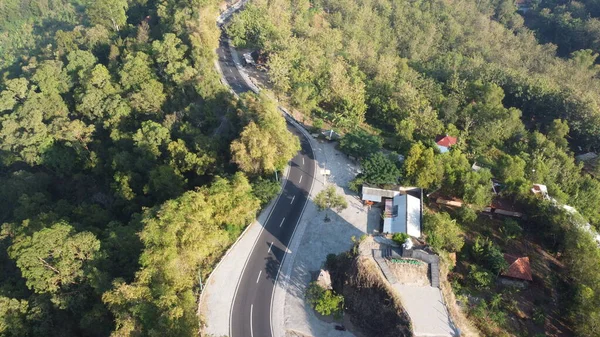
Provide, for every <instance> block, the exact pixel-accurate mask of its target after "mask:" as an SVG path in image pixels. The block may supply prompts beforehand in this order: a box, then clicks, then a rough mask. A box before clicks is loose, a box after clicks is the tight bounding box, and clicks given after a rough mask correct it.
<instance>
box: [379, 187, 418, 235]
mask: <svg viewBox="0 0 600 337" xmlns="http://www.w3.org/2000/svg"><path fill="white" fill-rule="evenodd" d="M421 214H422V209H421V199H420V198H417V197H415V196H413V195H410V194H398V195H396V196H394V198H393V199H387V200H386V202H385V211H384V218H383V232H384V233H407V234H408V235H410V236H413V237H417V238H419V237H421Z"/></svg>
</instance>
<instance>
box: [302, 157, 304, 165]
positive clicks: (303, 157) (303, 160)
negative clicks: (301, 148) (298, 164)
mask: <svg viewBox="0 0 600 337" xmlns="http://www.w3.org/2000/svg"><path fill="white" fill-rule="evenodd" d="M302 165H304V157H302Z"/></svg>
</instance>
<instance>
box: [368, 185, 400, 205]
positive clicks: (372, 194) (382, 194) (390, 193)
mask: <svg viewBox="0 0 600 337" xmlns="http://www.w3.org/2000/svg"><path fill="white" fill-rule="evenodd" d="M398 194H400V191H394V190H384V189H381V188H374V187H367V186H363V187H362V200H363V201H371V202H381V200H383V199H382V198H393V197H395V196H397V195H398Z"/></svg>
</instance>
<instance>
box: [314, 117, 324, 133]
mask: <svg viewBox="0 0 600 337" xmlns="http://www.w3.org/2000/svg"><path fill="white" fill-rule="evenodd" d="M323 124H325V123H324V122H323V120H322V119H321V118H315V119H314V120H313V129H314V131H321V129H322V128H323Z"/></svg>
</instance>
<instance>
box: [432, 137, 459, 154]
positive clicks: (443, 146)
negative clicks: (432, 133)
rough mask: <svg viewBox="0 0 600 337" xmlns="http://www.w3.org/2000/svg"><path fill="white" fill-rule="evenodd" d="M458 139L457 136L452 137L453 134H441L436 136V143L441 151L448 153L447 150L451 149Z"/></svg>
mask: <svg viewBox="0 0 600 337" xmlns="http://www.w3.org/2000/svg"><path fill="white" fill-rule="evenodd" d="M457 140H458V139H457V138H456V137H452V136H448V135H440V136H437V137H435V143H436V144H437V146H438V148H439V149H440V152H441V153H446V152H448V151H450V147H452V146H453V145H455V144H456V142H457Z"/></svg>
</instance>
